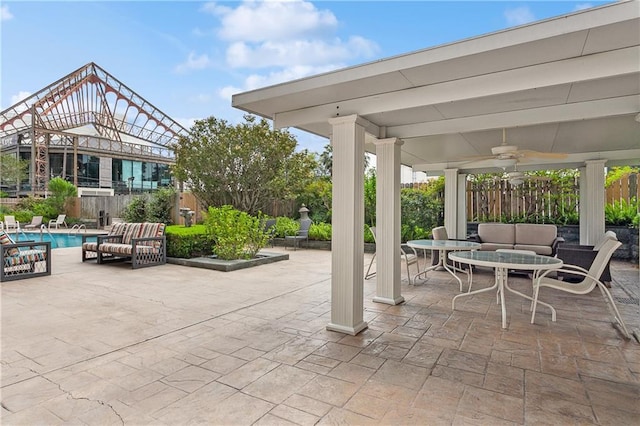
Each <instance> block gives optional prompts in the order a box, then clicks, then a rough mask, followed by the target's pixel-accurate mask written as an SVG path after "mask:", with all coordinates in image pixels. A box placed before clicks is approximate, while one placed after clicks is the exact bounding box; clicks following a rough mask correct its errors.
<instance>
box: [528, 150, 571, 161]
mask: <svg viewBox="0 0 640 426" xmlns="http://www.w3.org/2000/svg"><path fill="white" fill-rule="evenodd" d="M518 154H520V155H522V156H523V157H529V158H548V159H563V158H567V154H565V153H563V152H540V151H532V150H528V149H523V150H520V151H518Z"/></svg>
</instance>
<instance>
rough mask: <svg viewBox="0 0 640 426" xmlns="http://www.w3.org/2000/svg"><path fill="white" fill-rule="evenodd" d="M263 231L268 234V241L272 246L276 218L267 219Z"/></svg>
mask: <svg viewBox="0 0 640 426" xmlns="http://www.w3.org/2000/svg"><path fill="white" fill-rule="evenodd" d="M264 232H265V233H266V234H267V235H268V236H269V240H268V243H269V244H271V247H273V246H274V245H275V239H276V219H267V220H266V221H265V223H264Z"/></svg>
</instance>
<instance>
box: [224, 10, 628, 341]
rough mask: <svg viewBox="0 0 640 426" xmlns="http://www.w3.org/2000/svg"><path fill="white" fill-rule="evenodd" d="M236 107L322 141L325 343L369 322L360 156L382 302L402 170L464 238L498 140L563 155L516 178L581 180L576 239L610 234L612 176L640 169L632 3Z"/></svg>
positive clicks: (265, 91)
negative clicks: (368, 158)
mask: <svg viewBox="0 0 640 426" xmlns="http://www.w3.org/2000/svg"><path fill="white" fill-rule="evenodd" d="M232 103H233V106H234V107H236V108H239V109H242V110H244V111H247V112H250V113H253V114H256V115H259V116H262V117H266V118H269V119H272V120H273V121H274V124H275V126H276V127H277V128H282V127H295V128H298V129H301V130H305V131H308V132H311V133H314V134H317V135H322V136H325V137H327V138H329V139H330V141H331V144H332V147H333V181H334V185H333V228H334V232H333V240H332V252H333V254H332V293H331V302H332V304H331V305H332V310H331V322H330V323H329V325H328V326H327V328H328V329H330V330H335V331H340V332H343V333H349V334H357V333H358V332H360V331H361V330H363V329H364V328H366V327H367V324H366V323H365V322H364V320H363V304H364V300H363V272H364V271H363V269H364V245H363V244H364V243H363V229H364V197H363V180H364V170H363V169H364V167H363V159H364V153H365V151H367V152H372V153H375V154H376V156H377V171H378V179H377V182H378V188H377V192H376V196H377V198H378V202H377V212H376V214H377V218H378V223H377V230H378V236H377V243H378V247H377V268H378V269H377V271H378V277H377V290H376V292H377V294H376V296H375V298H374V301H376V302H380V303H388V304H397V303H401V302H402V301H403V300H404V299H403V297H402V295H401V294H400V267H399V265H400V254H399V251H398V247H399V243H400V208H399V192H400V173H399V168H400V164H406V165H408V166H411V167H413V168H414V170H420V171H424V172H426V173H430V174H444V176H445V226H446V227H447V230H448V233H449V235H450V237H452V238H457V237H461V236H464V235H465V234H466V218H465V217H464V213H463V212H464V211H465V197H464V188H465V185H464V181H465V177H466V174H467V173H470V172H487V171H497V169H495V168H494V165H493V162H491V161H484V162H482V161H480V162H472V163H470V162H469V161H468V159H465V158H467V157H469V156H474V155H486V154H490V153H491V151H490V149H491V147H493V146H496V145H499V144H500V142H501V139H502V131H503V129H507V135H508V137H509V143H510V144H513V145H517V146H519V147H520V148H521V149H529V150H535V151H544V152H551V153H566V154H567V155H566V156H565V157H564V158H563V159H561V160H557V159H553V160H548V159H547V160H543V159H539V160H535V161H531V162H528V163H523V164H522V165H519V166H518V168H519V169H520V170H533V169H542V168H544V169H557V168H580V169H581V171H582V173H581V174H580V176H581V177H580V179H581V180H580V184H581V192H580V209H581V210H580V240H581V243H583V244H593V243H595V242H596V241H597V240H598V239H599V238H600V236H601V235H602V234H603V233H604V170H605V167H606V166H611V165H624V164H639V163H640V3H639V1H638V0H628V1H622V2H616V3H612V4H608V5H605V6H601V7H598V8H593V9H589V10H584V11H580V12H576V13H572V14H568V15H564V16H560V17H556V18H552V19H548V20H544V21H540V22H535V23H532V24H528V25H523V26H520V27H516V28H512V29H508V30H504V31H500V32H496V33H492V34H488V35H482V36H478V37H475V38H471V39H467V40H463V41H460V42H456V43H451V44H447V45H444V46H439V47H435V48H430V49H425V50H421V51H418V52H413V53H409V54H406V55H401V56H397V57H392V58H389V59H384V60H380V61H377V62H373V63H369V64H364V65H359V66H355V67H350V68H346V69H342V70H337V71H334V72H330V73H326V74H321V75H317V76H312V77H309V78H305V79H301V80H296V81H292V82H287V83H283V84H279V85H275V86H270V87H266V88H262V89H258V90H254V91H251V92H245V93H239V94H237V95H235V96H234V97H233V101H232Z"/></svg>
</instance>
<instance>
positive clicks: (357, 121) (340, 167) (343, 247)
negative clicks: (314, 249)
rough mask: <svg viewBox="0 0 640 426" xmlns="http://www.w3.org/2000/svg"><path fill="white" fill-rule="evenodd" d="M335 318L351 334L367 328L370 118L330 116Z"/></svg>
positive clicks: (337, 326) (329, 327)
mask: <svg viewBox="0 0 640 426" xmlns="http://www.w3.org/2000/svg"><path fill="white" fill-rule="evenodd" d="M329 123H330V124H331V126H332V130H333V131H332V137H331V144H332V148H333V168H332V174H333V202H332V210H333V211H332V215H331V216H332V228H333V231H332V238H331V322H330V323H329V324H328V325H327V330H331V331H338V332H341V333H347V334H351V335H355V334H358V333H359V332H360V331H362V330H364V329H365V328H367V323H366V322H364V320H363V311H364V137H365V130H364V126H365V125H366V120H364V119H362V118H361V117H358V116H357V115H350V116H346V117H338V118H332V119H330V120H329Z"/></svg>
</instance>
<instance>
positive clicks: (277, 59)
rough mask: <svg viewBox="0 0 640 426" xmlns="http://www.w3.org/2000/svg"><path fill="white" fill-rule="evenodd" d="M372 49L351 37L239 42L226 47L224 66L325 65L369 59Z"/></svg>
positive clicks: (358, 39) (360, 39)
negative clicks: (342, 38)
mask: <svg viewBox="0 0 640 426" xmlns="http://www.w3.org/2000/svg"><path fill="white" fill-rule="evenodd" d="M376 50H377V46H376V45H375V43H373V42H371V41H369V40H366V39H364V38H362V37H351V38H350V39H349V40H348V41H347V42H346V43H345V42H342V41H341V40H340V39H336V40H333V41H331V42H327V41H324V40H319V39H316V40H289V41H281V42H273V41H266V42H264V43H261V44H258V45H251V44H248V43H244V42H240V41H239V42H235V43H232V44H231V45H230V46H229V47H228V48H227V63H228V64H229V65H230V66H231V67H233V68H264V67H271V66H281V67H288V66H294V65H297V64H304V65H315V64H327V63H335V62H344V61H348V60H353V59H355V58H359V57H370V56H371V55H373V54H374V53H375V52H376Z"/></svg>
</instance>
